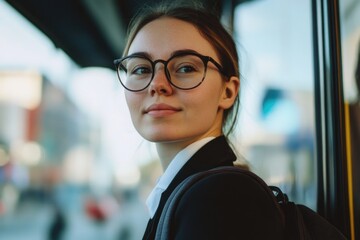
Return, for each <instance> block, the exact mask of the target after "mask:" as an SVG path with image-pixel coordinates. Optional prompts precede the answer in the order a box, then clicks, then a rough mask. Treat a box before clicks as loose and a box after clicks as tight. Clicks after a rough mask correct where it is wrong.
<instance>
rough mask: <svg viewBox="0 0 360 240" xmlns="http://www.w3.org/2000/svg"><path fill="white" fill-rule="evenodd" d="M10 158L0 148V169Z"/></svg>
mask: <svg viewBox="0 0 360 240" xmlns="http://www.w3.org/2000/svg"><path fill="white" fill-rule="evenodd" d="M9 160H10V158H9V156H8V154H7V153H6V151H5V150H4V149H3V148H0V167H1V166H4V165H6V164H7V163H8V162H9Z"/></svg>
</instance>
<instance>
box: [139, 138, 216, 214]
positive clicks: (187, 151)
mask: <svg viewBox="0 0 360 240" xmlns="http://www.w3.org/2000/svg"><path fill="white" fill-rule="evenodd" d="M214 138H215V137H206V138H203V139H200V140H199V141H196V142H194V143H192V144H190V145H189V146H187V147H186V148H184V149H183V150H181V151H180V152H178V154H176V156H175V157H174V159H173V160H172V161H171V162H170V164H169V166H168V167H167V168H166V170H165V172H164V173H163V175H162V176H161V177H160V178H159V180H158V182H157V184H156V186H155V187H154V189H153V190H152V191H151V193H150V195H149V196H148V198H147V200H146V205H147V207H148V210H149V214H150V217H151V218H153V217H154V215H155V212H156V210H157V208H158V206H159V203H160V198H161V194H162V193H163V192H164V191H165V190H166V189H167V187H168V186H169V185H170V183H171V181H172V180H173V179H174V177H175V176H176V174H177V173H178V172H179V171H180V169H181V168H182V167H183V166H184V165H185V163H186V162H187V161H189V159H190V158H191V157H192V156H193V155H194V154H195V153H196V152H197V151H198V150H199V149H200V148H202V147H203V146H204V145H205V144H207V143H208V142H210V141H211V140H213V139H214Z"/></svg>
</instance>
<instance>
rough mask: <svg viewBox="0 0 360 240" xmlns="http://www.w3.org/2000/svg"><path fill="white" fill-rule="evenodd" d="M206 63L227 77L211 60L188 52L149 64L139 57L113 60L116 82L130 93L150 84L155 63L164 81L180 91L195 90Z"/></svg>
mask: <svg viewBox="0 0 360 240" xmlns="http://www.w3.org/2000/svg"><path fill="white" fill-rule="evenodd" d="M208 62H212V63H213V64H214V65H215V67H216V68H217V70H218V71H219V72H220V73H221V74H222V75H224V76H227V74H225V72H224V70H223V67H222V66H221V65H220V64H219V63H218V62H216V61H215V60H214V59H213V58H211V57H209V56H203V55H201V54H199V53H197V52H192V51H184V52H178V53H177V54H174V55H173V56H172V57H171V58H169V59H168V60H167V61H165V60H161V59H158V60H155V61H152V60H151V59H150V58H148V57H147V56H145V55H143V54H132V55H130V56H127V57H124V58H121V59H117V60H114V64H115V66H116V70H117V75H118V77H119V80H120V83H121V84H122V85H123V86H124V88H125V89H127V90H129V91H132V92H139V91H142V90H144V89H146V88H147V87H148V86H149V85H150V83H151V81H152V80H153V78H154V74H155V66H156V64H157V63H162V64H164V71H165V75H166V78H167V80H168V81H169V82H170V84H171V85H172V86H174V87H176V88H179V89H183V90H189V89H193V88H196V87H198V86H199V85H200V84H201V83H202V82H203V81H204V79H205V76H206V71H207V68H208Z"/></svg>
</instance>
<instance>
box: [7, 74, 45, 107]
mask: <svg viewBox="0 0 360 240" xmlns="http://www.w3.org/2000/svg"><path fill="white" fill-rule="evenodd" d="M41 84H42V77H41V75H40V74H39V73H38V72H35V71H1V72H0V101H3V102H10V103H14V104H16V105H19V106H21V107H24V108H27V109H33V108H36V107H37V106H38V105H39V104H40V101H41V87H42V86H41Z"/></svg>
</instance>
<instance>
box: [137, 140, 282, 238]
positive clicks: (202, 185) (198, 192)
mask: <svg viewBox="0 0 360 240" xmlns="http://www.w3.org/2000/svg"><path fill="white" fill-rule="evenodd" d="M235 160H236V156H235V154H234V152H233V151H232V149H231V148H230V146H229V145H228V143H227V141H226V139H225V137H224V136H221V137H218V138H215V139H214V140H212V141H210V142H209V143H207V144H206V145H205V146H203V147H202V148H201V149H200V150H199V151H198V152H196V153H195V154H194V156H193V157H192V158H191V159H190V160H189V161H188V162H187V163H186V164H185V166H184V167H183V168H182V169H181V170H180V171H179V173H178V174H177V175H176V176H175V178H174V180H173V181H172V182H171V183H170V185H169V187H168V188H167V190H166V191H165V192H164V193H163V194H162V196H161V200H160V204H159V207H158V209H157V211H156V213H155V215H154V217H153V218H152V219H150V220H149V222H148V225H147V228H146V231H145V234H144V237H143V239H146V240H150V239H154V237H155V233H156V228H157V225H158V222H159V219H160V216H161V212H162V210H163V207H164V205H165V203H166V201H167V199H168V198H169V196H170V194H171V193H172V192H173V190H174V189H175V188H176V186H177V185H178V184H180V183H181V182H182V181H183V180H184V179H185V178H187V177H188V176H190V175H193V174H194V173H197V172H201V171H205V170H209V169H212V168H215V167H219V166H232V165H233V161H235ZM246 188H247V184H246V183H245V185H244V184H242V186H239V184H238V183H237V181H236V179H235V178H234V176H231V175H229V176H227V175H222V176H220V177H217V176H214V177H213V176H211V177H209V178H206V180H204V181H201V182H199V183H197V184H195V185H194V186H193V187H191V189H189V190H188V191H187V192H186V194H185V195H184V197H183V198H182V200H181V201H180V204H179V206H178V209H177V211H176V214H175V221H174V222H175V225H174V226H173V228H174V229H175V231H174V234H173V235H174V236H173V238H174V239H176V240H179V239H181V240H192V239H194V240H195V239H196V240H227V239H281V237H279V236H280V235H281V233H282V229H281V226H282V223H281V219H279V217H278V216H275V215H276V214H275V211H272V209H270V208H267V206H265V205H266V204H256V205H255V206H252V209H254V210H251V211H248V209H247V208H248V207H249V204H250V205H251V204H252V203H254V201H252V200H251V199H249V198H248V197H247V194H246V192H247V189H246ZM259 198H261V196H259ZM254 204H255V203H254ZM254 204H253V205H254ZM258 205H260V206H258ZM269 209H270V210H269ZM259 216H263V217H259ZM259 225H261V226H262V227H261V228H260V229H259V227H258V226H259ZM264 226H265V227H264Z"/></svg>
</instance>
